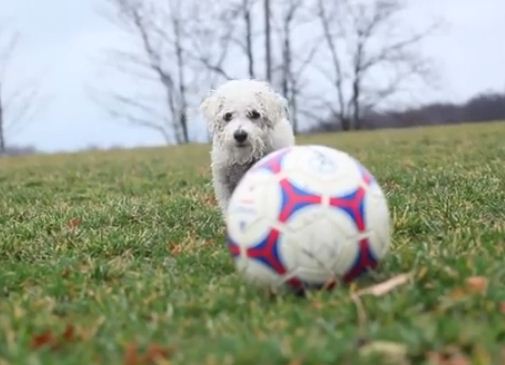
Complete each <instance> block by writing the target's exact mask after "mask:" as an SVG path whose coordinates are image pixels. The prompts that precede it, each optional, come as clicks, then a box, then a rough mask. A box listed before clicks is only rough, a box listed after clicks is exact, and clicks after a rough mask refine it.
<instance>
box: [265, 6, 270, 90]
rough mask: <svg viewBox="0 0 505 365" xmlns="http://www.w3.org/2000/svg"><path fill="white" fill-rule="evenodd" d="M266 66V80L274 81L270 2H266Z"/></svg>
mask: <svg viewBox="0 0 505 365" xmlns="http://www.w3.org/2000/svg"><path fill="white" fill-rule="evenodd" d="M264 4H265V64H266V79H267V80H268V81H269V82H271V81H272V31H271V27H270V18H271V9H270V0H265V3H264Z"/></svg>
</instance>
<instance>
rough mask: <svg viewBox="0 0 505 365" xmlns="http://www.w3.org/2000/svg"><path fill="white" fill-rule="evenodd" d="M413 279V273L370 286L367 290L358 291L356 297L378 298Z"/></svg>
mask: <svg viewBox="0 0 505 365" xmlns="http://www.w3.org/2000/svg"><path fill="white" fill-rule="evenodd" d="M411 278H412V274H411V273H405V274H400V275H397V276H395V277H393V278H391V279H389V280H386V281H384V282H382V283H379V284H376V285H373V286H370V287H368V288H365V289H361V290H358V291H357V292H356V293H354V295H355V296H358V297H359V296H362V295H373V296H376V297H380V296H383V295H385V294H387V293H389V292H391V291H393V290H394V289H396V288H397V287H399V286H401V285H404V284H406V283H408V282H409V281H410V280H411Z"/></svg>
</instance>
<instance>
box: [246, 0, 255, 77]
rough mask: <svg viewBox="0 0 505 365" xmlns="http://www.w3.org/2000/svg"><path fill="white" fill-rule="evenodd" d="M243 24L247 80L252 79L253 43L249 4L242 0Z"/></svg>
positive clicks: (253, 75)
mask: <svg viewBox="0 0 505 365" xmlns="http://www.w3.org/2000/svg"><path fill="white" fill-rule="evenodd" d="M244 22H245V31H246V35H245V41H246V53H247V61H248V72H249V78H251V79H254V78H255V74H254V53H253V42H252V19H251V10H250V9H249V2H248V1H247V0H244Z"/></svg>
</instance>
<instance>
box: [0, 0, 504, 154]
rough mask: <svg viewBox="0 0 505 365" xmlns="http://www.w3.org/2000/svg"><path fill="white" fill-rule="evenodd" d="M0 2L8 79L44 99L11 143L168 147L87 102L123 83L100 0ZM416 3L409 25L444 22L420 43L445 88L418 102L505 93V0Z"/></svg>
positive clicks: (52, 147) (114, 37) (113, 33)
mask: <svg viewBox="0 0 505 365" xmlns="http://www.w3.org/2000/svg"><path fill="white" fill-rule="evenodd" d="M0 1H1V2H2V5H1V6H0V21H1V22H2V23H3V28H4V29H15V30H17V31H19V32H20V34H21V35H22V38H21V42H20V44H19V48H18V50H17V56H16V59H15V62H14V63H13V64H12V65H11V67H10V69H9V77H10V82H11V83H29V82H34V81H33V80H35V81H36V83H37V84H40V85H41V86H40V90H41V91H42V93H43V95H44V96H45V97H44V99H43V101H44V105H43V106H42V108H41V110H40V112H39V113H38V114H37V118H34V119H33V120H32V121H31V122H29V123H27V124H25V125H24V126H23V127H22V128H21V130H18V131H15V130H14V131H12V133H10V134H9V135H8V137H9V140H8V142H10V144H17V145H33V146H35V147H36V148H38V149H40V150H43V151H48V152H52V151H61V150H76V149H81V148H85V147H87V146H90V145H94V146H100V147H110V146H118V145H122V146H152V145H158V144H162V143H163V141H162V139H161V138H160V137H159V136H157V135H156V134H155V133H153V132H151V131H148V130H144V129H138V128H133V127H125V125H124V124H120V123H118V122H115V121H113V120H111V119H110V118H109V117H108V116H107V115H106V114H105V113H104V112H103V111H102V110H101V109H100V108H99V107H98V106H97V105H96V104H95V103H94V102H93V101H92V100H91V99H90V98H89V91H87V89H88V88H89V86H90V85H92V86H95V87H96V86H100V85H102V86H104V87H108V86H110V85H106V84H105V83H102V84H101V81H102V80H108V81H107V82H109V83H110V82H121V80H115V81H111V80H110V79H107V78H106V77H105V76H106V75H105V74H104V73H106V72H107V69H106V68H105V67H104V66H103V61H104V58H105V57H104V53H105V51H106V50H107V49H110V48H112V47H113V46H114V45H117V44H118V43H121V42H125V41H126V39H125V38H123V37H122V36H121V34H120V33H119V32H118V30H117V29H116V28H115V27H114V26H112V25H110V24H109V23H107V22H106V21H105V20H104V19H103V17H101V16H100V15H99V13H98V12H97V8H98V7H99V4H100V1H101V0H44V1H39V0H0ZM102 1H103V0H102ZM328 1H330V0H328ZM412 3H413V8H412V11H411V12H410V13H411V14H412V15H411V17H412V19H411V21H412V23H419V24H424V23H426V24H428V23H429V22H431V21H432V20H433V19H434V18H443V19H445V20H446V23H447V25H446V26H445V27H444V29H442V30H441V31H439V32H438V34H436V35H435V36H433V37H432V38H430V40H429V41H428V42H425V43H424V44H423V45H422V48H423V51H424V54H425V55H427V56H429V57H431V58H433V59H434V61H435V63H436V65H437V68H438V72H439V74H440V75H441V79H440V82H439V84H440V88H439V89H438V90H434V91H433V92H432V93H429V95H423V97H422V98H421V100H423V101H433V100H449V101H461V100H465V99H467V98H469V97H471V96H472V95H474V94H476V93H478V92H481V91H489V90H495V91H496V90H501V91H503V90H505V40H504V35H505V1H504V0H479V1H476V0H415V1H412Z"/></svg>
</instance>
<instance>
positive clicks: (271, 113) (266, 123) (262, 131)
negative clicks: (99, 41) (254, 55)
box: [201, 80, 287, 163]
mask: <svg viewBox="0 0 505 365" xmlns="http://www.w3.org/2000/svg"><path fill="white" fill-rule="evenodd" d="M201 108H202V111H203V113H204V116H205V118H206V119H207V122H208V125H209V130H210V132H211V134H212V135H213V141H214V143H218V144H220V147H221V148H225V149H227V150H228V153H229V154H230V155H231V156H233V157H234V159H235V160H236V161H237V162H244V163H245V162H249V161H251V160H254V159H256V158H259V157H261V156H262V155H263V154H264V151H265V150H266V149H267V148H268V147H269V144H270V143H271V140H270V133H271V131H272V130H273V128H274V126H275V124H276V123H278V122H279V121H280V120H282V119H283V118H286V117H287V115H286V102H285V100H284V99H283V98H282V97H281V96H280V95H278V94H276V93H275V92H274V91H273V90H272V89H271V88H270V87H269V85H268V84H267V83H265V82H261V81H256V80H234V81H229V82H227V83H226V84H224V85H222V86H221V87H220V88H218V89H217V90H216V91H214V92H213V93H212V94H211V95H210V96H209V97H207V98H206V99H205V100H204V102H203V103H202V107H201Z"/></svg>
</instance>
